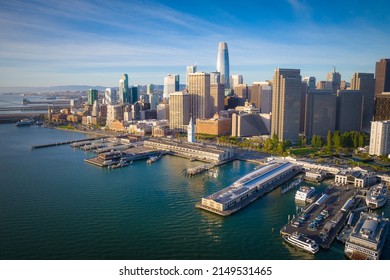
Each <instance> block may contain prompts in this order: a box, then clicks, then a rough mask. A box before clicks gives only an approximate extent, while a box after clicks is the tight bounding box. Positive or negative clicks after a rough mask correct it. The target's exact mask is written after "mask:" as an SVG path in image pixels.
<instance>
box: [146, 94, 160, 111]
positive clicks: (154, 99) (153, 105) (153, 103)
mask: <svg viewBox="0 0 390 280" xmlns="http://www.w3.org/2000/svg"><path fill="white" fill-rule="evenodd" d="M148 95H149V103H150V109H152V110H155V109H157V105H158V104H159V103H160V96H159V95H158V93H157V92H153V93H151V94H148Z"/></svg>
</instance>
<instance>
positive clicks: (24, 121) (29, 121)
mask: <svg viewBox="0 0 390 280" xmlns="http://www.w3.org/2000/svg"><path fill="white" fill-rule="evenodd" d="M33 124H35V120H33V119H28V118H25V119H21V120H20V121H18V122H17V123H16V126H27V125H33Z"/></svg>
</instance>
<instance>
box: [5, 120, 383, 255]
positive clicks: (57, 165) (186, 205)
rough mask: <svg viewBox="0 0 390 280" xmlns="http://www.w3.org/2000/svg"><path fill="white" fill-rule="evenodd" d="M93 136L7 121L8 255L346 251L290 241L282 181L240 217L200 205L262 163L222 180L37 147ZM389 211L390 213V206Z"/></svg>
mask: <svg viewBox="0 0 390 280" xmlns="http://www.w3.org/2000/svg"><path fill="white" fill-rule="evenodd" d="M86 137H89V136H87V135H84V134H81V133H76V132H70V131H61V130H54V129H49V128H44V127H39V126H30V127H16V126H15V125H14V124H3V125H0V259H76V260H79V259H103V260H106V259H140V260H143V259H146V260H150V259H190V260H196V259H211V260H214V259H218V260H223V259H271V260H278V259H332V260H335V259H341V260H342V259H345V257H344V253H343V248H344V247H343V244H341V243H338V242H336V241H335V242H334V243H333V245H332V247H331V248H330V249H329V250H320V252H319V253H317V254H316V255H315V256H312V255H309V254H306V253H304V252H301V251H299V250H297V249H295V248H292V247H291V246H289V245H287V244H285V243H284V242H283V241H282V238H281V237H280V234H279V230H280V229H281V228H282V227H283V226H284V224H285V223H287V221H288V215H290V217H292V216H293V215H294V214H296V213H297V206H296V205H295V202H294V194H295V190H294V189H293V190H291V191H289V192H287V193H285V194H281V193H280V189H279V188H277V189H276V190H274V191H273V192H271V193H269V194H267V195H266V196H264V197H263V198H261V199H259V200H257V201H256V202H254V203H252V204H251V205H249V206H247V207H246V208H244V209H242V210H241V211H239V212H237V213H236V214H234V215H232V216H230V217H220V216H218V215H215V214H212V213H208V212H206V211H203V210H199V209H196V208H195V203H196V202H197V201H200V200H201V198H202V197H204V196H206V195H209V194H211V193H213V192H215V191H217V190H220V189H222V188H224V187H226V186H228V185H229V184H231V183H232V182H234V181H235V180H237V179H238V178H240V177H241V176H243V175H244V174H246V173H248V172H250V171H252V170H253V169H254V168H255V167H256V166H257V165H255V164H252V163H248V162H241V161H233V162H231V163H228V164H225V165H223V166H221V167H219V168H217V169H216V170H217V173H218V176H217V178H214V177H208V176H204V175H197V176H194V177H191V178H188V177H185V176H184V173H183V171H184V170H185V169H186V168H189V167H194V166H197V165H199V164H200V163H199V162H190V161H189V160H187V159H183V158H178V157H174V156H164V157H163V158H162V159H161V160H159V161H157V162H155V163H153V164H150V165H148V164H146V162H145V161H137V162H134V163H133V164H132V165H130V166H127V167H125V168H120V169H115V170H107V169H103V168H99V167H96V166H92V165H89V164H87V163H84V159H85V158H88V157H93V156H94V155H93V154H91V153H85V152H83V151H81V150H78V149H72V148H71V147H70V146H68V145H64V146H56V147H50V148H43V149H37V150H31V146H32V145H39V144H47V143H55V142H60V141H66V140H75V139H83V138H86ZM304 184H308V183H304ZM314 186H315V187H316V188H317V191H321V190H323V189H325V187H326V186H325V185H324V184H321V185H314ZM381 211H384V212H385V214H386V216H387V217H389V214H390V208H389V205H388V204H387V205H386V206H385V208H383V209H381ZM389 258H390V239H389V238H388V239H387V241H386V245H385V248H384V252H383V253H382V259H389Z"/></svg>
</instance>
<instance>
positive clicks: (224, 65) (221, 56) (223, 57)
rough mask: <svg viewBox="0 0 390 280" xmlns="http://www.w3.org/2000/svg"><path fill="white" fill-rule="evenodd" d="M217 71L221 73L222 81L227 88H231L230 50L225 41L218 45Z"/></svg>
mask: <svg viewBox="0 0 390 280" xmlns="http://www.w3.org/2000/svg"><path fill="white" fill-rule="evenodd" d="M217 72H219V73H221V83H222V84H224V85H225V88H230V73H229V51H228V46H227V43H225V42H219V45H218V55H217Z"/></svg>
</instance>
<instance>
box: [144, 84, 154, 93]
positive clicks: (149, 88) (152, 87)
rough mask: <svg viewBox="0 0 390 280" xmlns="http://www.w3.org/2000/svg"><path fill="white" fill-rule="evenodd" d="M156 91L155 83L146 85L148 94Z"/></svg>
mask: <svg viewBox="0 0 390 280" xmlns="http://www.w3.org/2000/svg"><path fill="white" fill-rule="evenodd" d="M153 92H154V85H153V84H147V85H146V94H151V93H153Z"/></svg>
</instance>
